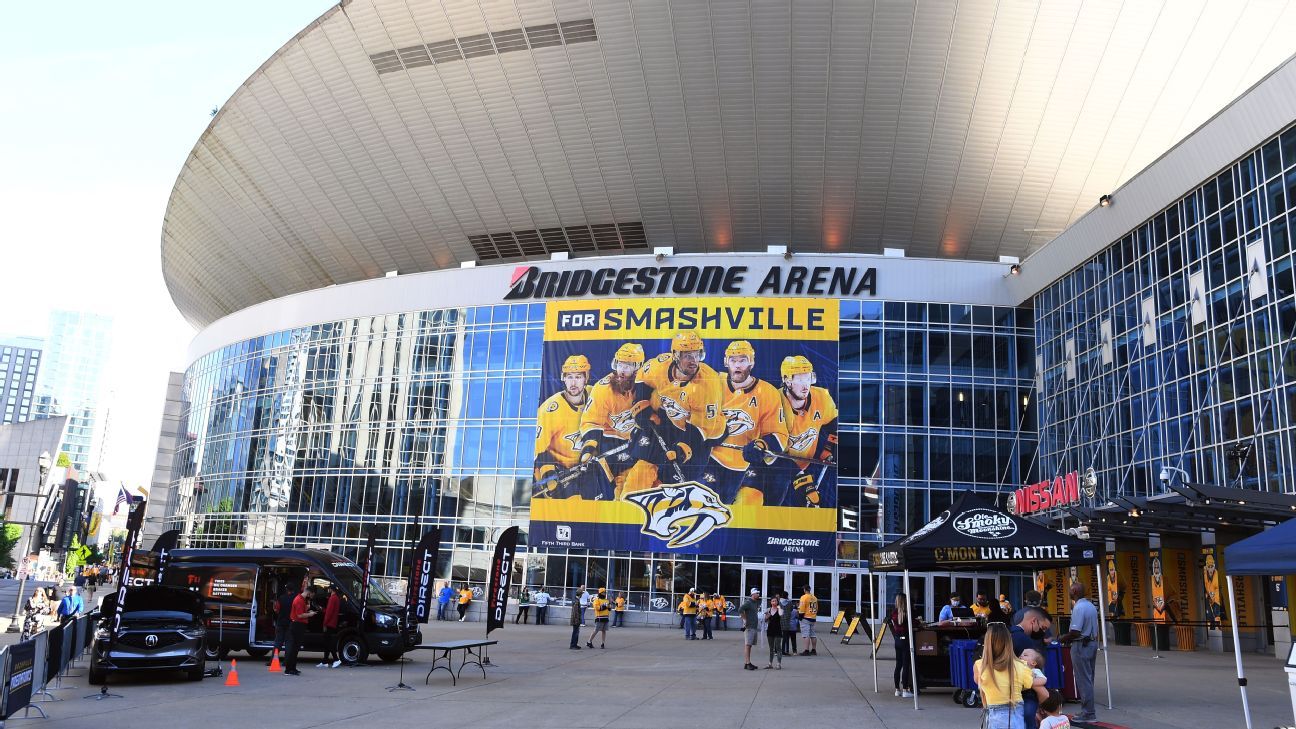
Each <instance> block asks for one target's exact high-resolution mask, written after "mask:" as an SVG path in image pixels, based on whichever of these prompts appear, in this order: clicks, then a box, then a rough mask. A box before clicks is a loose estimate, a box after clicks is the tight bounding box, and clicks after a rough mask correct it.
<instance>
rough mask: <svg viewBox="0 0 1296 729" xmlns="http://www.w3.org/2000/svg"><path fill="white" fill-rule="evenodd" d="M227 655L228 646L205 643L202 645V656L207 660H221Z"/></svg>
mask: <svg viewBox="0 0 1296 729" xmlns="http://www.w3.org/2000/svg"><path fill="white" fill-rule="evenodd" d="M228 655H229V648H226V647H225V646H223V645H211V644H207V645H204V646H203V658H204V659H205V660H208V661H223V660H225V656H228Z"/></svg>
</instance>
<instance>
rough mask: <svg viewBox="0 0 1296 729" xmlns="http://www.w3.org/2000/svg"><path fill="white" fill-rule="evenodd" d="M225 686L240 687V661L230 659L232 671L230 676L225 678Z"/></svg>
mask: <svg viewBox="0 0 1296 729" xmlns="http://www.w3.org/2000/svg"><path fill="white" fill-rule="evenodd" d="M225 685H226V686H237V685H239V682H238V661H236V660H234V659H233V658H231V659H230V670H229V675H228V676H226V677H225Z"/></svg>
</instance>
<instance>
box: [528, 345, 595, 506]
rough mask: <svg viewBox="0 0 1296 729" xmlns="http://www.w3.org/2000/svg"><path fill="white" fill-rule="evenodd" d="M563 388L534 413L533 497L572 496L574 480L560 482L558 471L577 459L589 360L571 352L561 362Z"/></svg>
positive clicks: (587, 390) (586, 393)
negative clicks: (536, 427) (535, 427)
mask: <svg viewBox="0 0 1296 729" xmlns="http://www.w3.org/2000/svg"><path fill="white" fill-rule="evenodd" d="M561 372H562V383H563V389H561V390H559V391H558V392H555V393H554V394H553V395H552V396H551V397H550V398H549V399H547V400H545V401H544V402H543V403H541V404H540V410H539V412H538V413H537V414H536V421H537V426H538V431H539V432H538V433H537V434H536V443H535V466H534V469H535V482H536V489H535V495H536V496H548V497H551V498H565V497H568V496H574V495H575V486H574V483H575V479H572V480H571V481H569V482H567V483H565V484H560V483H559V479H558V476H559V475H560V472H562V471H565V470H567V469H570V468H572V467H573V466H575V465H577V462H578V460H579V458H580V446H579V445H577V444H578V443H579V441H580V419H581V411H583V410H584V409H585V406H586V405H587V404H588V403H589V391H590V388H589V387H588V383H589V375H590V363H589V360H588V359H586V358H585V356H584V355H580V354H575V355H572V356H570V357H568V358H567V359H566V360H564V361H563V365H562V371H561Z"/></svg>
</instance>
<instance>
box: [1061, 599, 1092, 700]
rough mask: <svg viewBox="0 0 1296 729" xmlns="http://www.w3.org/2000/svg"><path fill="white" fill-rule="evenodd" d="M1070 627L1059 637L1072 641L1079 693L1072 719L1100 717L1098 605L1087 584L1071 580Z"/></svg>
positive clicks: (1064, 641)
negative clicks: (1096, 695)
mask: <svg viewBox="0 0 1296 729" xmlns="http://www.w3.org/2000/svg"><path fill="white" fill-rule="evenodd" d="M1070 593H1071V602H1072V608H1071V629H1070V630H1068V631H1067V632H1066V634H1065V635H1063V636H1062V637H1061V639H1060V642H1061V643H1064V644H1070V645H1071V668H1072V669H1073V671H1072V672H1073V673H1074V675H1075V683H1076V693H1078V694H1079V695H1080V713H1078V714H1074V715H1073V716H1072V717H1071V719H1072V720H1073V721H1085V722H1091V721H1097V720H1098V717H1097V714H1096V713H1095V712H1094V667H1095V664H1096V663H1097V661H1098V608H1097V607H1095V606H1094V604H1093V603H1092V602H1089V598H1087V597H1086V596H1085V595H1086V593H1085V586H1084V585H1082V584H1080V583H1079V582H1074V583H1072V584H1071V591H1070Z"/></svg>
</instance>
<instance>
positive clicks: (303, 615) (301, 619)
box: [284, 585, 315, 676]
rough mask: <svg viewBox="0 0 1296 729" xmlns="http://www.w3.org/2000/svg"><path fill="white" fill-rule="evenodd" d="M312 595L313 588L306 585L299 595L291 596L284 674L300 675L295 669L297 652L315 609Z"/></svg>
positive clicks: (313, 595)
mask: <svg viewBox="0 0 1296 729" xmlns="http://www.w3.org/2000/svg"><path fill="white" fill-rule="evenodd" d="M313 597H315V588H313V587H311V586H309V585H307V586H305V587H303V588H302V591H301V594H300V595H298V596H297V597H294V598H293V601H292V608H291V612H290V613H289V615H288V619H289V622H291V623H292V625H291V626H290V630H289V633H288V665H287V666H286V667H285V668H284V675H286V676H300V675H301V671H298V670H297V653H298V652H299V651H300V650H301V646H302V642H304V641H305V640H306V625H307V624H308V623H310V619H311V618H313V617H315V611H314V610H312V609H311V606H310V602H311V598H313Z"/></svg>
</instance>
